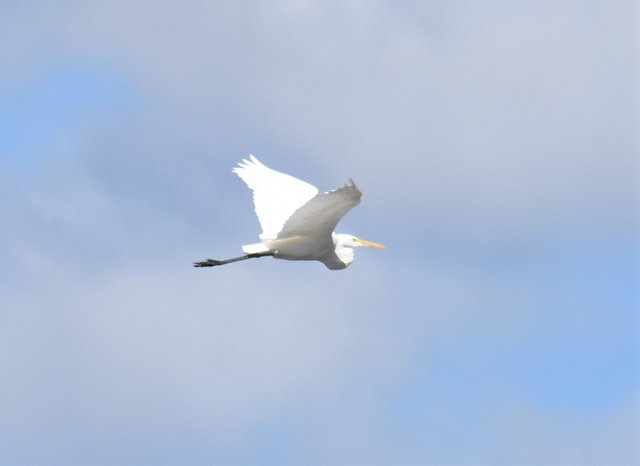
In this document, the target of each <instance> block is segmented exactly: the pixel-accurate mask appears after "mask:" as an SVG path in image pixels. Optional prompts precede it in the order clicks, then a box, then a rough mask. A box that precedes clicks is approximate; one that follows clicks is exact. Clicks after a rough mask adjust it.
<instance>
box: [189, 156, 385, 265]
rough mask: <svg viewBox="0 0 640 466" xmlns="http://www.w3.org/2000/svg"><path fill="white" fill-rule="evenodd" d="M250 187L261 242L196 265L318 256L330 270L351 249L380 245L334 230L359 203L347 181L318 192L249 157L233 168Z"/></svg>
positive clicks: (349, 257) (350, 256) (342, 261)
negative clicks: (231, 255) (238, 253)
mask: <svg viewBox="0 0 640 466" xmlns="http://www.w3.org/2000/svg"><path fill="white" fill-rule="evenodd" d="M233 172H234V173H236V174H237V175H238V176H239V177H240V178H242V180H243V181H244V182H245V183H246V184H247V186H249V188H250V189H251V190H252V191H253V202H254V204H255V210H256V215H257V216H258V220H259V221H260V226H261V227H262V234H260V239H261V240H262V241H261V242H260V243H255V244H248V245H245V246H242V250H243V251H244V253H245V255H243V256H239V257H233V258H231V259H225V260H216V259H207V260H204V261H201V262H194V264H193V265H194V266H195V267H214V266H216V265H224V264H229V263H231V262H238V261H241V260H245V259H253V258H256V257H264V256H273V257H275V258H276V259H287V260H317V261H320V262H322V263H323V264H324V265H326V266H327V267H328V268H330V269H331V270H339V269H344V268H345V267H347V266H348V265H350V264H351V263H352V262H353V249H354V248H358V247H361V246H373V247H375V248H384V246H383V245H382V244H379V243H374V242H372V241H365V240H363V239H360V238H356V237H355V236H353V235H346V234H338V233H335V232H334V231H333V230H334V228H335V226H336V225H337V223H338V222H339V221H340V219H341V218H342V217H343V216H344V215H345V214H346V213H347V212H348V211H349V210H351V209H352V208H353V207H355V206H356V205H357V204H358V203H359V202H360V197H361V196H362V193H361V192H360V190H359V189H358V187H357V186H356V184H355V183H354V182H353V180H351V179H350V180H349V181H348V182H347V183H346V184H345V185H344V186H342V187H340V188H338V189H334V190H333V191H328V192H324V193H320V192H319V191H318V189H317V188H316V187H315V186H312V185H310V184H309V183H306V182H304V181H302V180H299V179H297V178H294V177H293V176H290V175H286V174H284V173H281V172H278V171H275V170H272V169H271V168H269V167H267V166H266V165H263V164H262V163H261V162H260V161H258V159H256V158H255V157H254V156H253V155H250V156H249V160H247V159H243V160H242V162H240V163H239V164H238V166H237V167H235V168H234V169H233Z"/></svg>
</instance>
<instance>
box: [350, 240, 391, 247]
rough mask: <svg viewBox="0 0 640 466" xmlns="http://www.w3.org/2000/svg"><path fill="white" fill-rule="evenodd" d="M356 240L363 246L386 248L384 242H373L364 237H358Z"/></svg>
mask: <svg viewBox="0 0 640 466" xmlns="http://www.w3.org/2000/svg"><path fill="white" fill-rule="evenodd" d="M356 241H357V242H358V243H360V244H362V245H363V246H371V247H374V248H382V249H384V248H386V246H385V245H384V244H380V243H374V242H373V241H366V240H364V239H360V238H356Z"/></svg>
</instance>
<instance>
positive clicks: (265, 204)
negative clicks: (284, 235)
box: [233, 155, 318, 240]
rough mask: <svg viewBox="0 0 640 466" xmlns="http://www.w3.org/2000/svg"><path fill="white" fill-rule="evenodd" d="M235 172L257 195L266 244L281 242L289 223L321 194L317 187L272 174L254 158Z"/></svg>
mask: <svg viewBox="0 0 640 466" xmlns="http://www.w3.org/2000/svg"><path fill="white" fill-rule="evenodd" d="M233 172H234V173H236V174H237V175H238V176H239V177H240V178H242V180H243V181H244V182H245V183H246V184H247V186H248V187H249V188H250V189H251V190H252V191H253V203H254V206H255V210H256V215H257V216H258V220H259V222H260V226H261V227H262V233H261V234H260V239H262V240H267V239H275V238H277V237H278V233H280V232H281V230H282V229H283V226H284V225H285V223H286V222H287V219H288V218H289V217H291V216H292V215H293V213H294V212H296V210H298V209H299V208H300V207H302V206H303V205H305V204H306V203H307V202H308V201H309V200H310V199H312V198H313V197H314V196H316V194H318V189H317V188H316V187H315V186H313V185H311V184H309V183H307V182H305V181H302V180H299V179H298V178H295V177H293V176H291V175H287V174H285V173H281V172H279V171H276V170H272V169H271V168H269V167H267V166H266V165H263V164H262V163H261V162H260V161H259V160H258V159H257V158H255V157H254V156H253V155H250V156H249V160H247V159H243V160H242V162H240V163H239V164H238V166H237V167H235V168H234V169H233Z"/></svg>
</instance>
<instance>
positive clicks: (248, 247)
mask: <svg viewBox="0 0 640 466" xmlns="http://www.w3.org/2000/svg"><path fill="white" fill-rule="evenodd" d="M242 250H243V251H244V252H245V254H258V253H261V252H267V251H269V248H268V247H267V246H266V245H265V244H264V243H255V244H245V245H244V246H242Z"/></svg>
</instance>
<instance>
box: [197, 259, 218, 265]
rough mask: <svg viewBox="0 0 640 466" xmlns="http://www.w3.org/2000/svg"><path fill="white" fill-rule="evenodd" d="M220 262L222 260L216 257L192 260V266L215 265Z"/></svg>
mask: <svg viewBox="0 0 640 466" xmlns="http://www.w3.org/2000/svg"><path fill="white" fill-rule="evenodd" d="M222 264H224V261H219V260H216V259H207V260H204V261H200V262H194V263H193V266H194V267H215V266H216V265H222Z"/></svg>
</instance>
